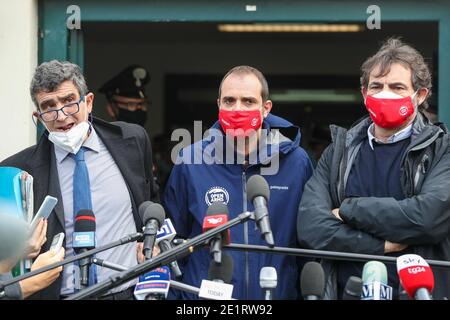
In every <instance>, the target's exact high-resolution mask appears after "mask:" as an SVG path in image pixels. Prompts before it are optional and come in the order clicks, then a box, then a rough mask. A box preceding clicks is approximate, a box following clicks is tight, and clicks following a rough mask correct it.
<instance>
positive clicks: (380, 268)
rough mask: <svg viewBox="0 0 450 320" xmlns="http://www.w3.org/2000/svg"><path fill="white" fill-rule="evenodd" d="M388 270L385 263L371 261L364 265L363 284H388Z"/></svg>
mask: <svg viewBox="0 0 450 320" xmlns="http://www.w3.org/2000/svg"><path fill="white" fill-rule="evenodd" d="M387 278H388V277H387V269H386V266H385V265H384V263H382V262H379V261H369V262H367V263H366V264H365V265H364V268H363V272H362V281H363V284H367V283H372V282H374V281H378V282H380V283H383V284H387V282H388V281H387Z"/></svg>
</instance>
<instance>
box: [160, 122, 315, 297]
mask: <svg viewBox="0 0 450 320" xmlns="http://www.w3.org/2000/svg"><path fill="white" fill-rule="evenodd" d="M212 128H215V129H219V130H220V125H219V123H218V122H216V123H215V124H214V125H213V127H212ZM263 129H267V130H269V132H270V130H272V129H278V130H279V132H280V133H281V138H280V139H279V143H278V144H277V146H278V150H279V171H278V173H276V174H274V175H264V178H265V179H266V180H267V182H268V184H269V187H270V200H269V203H268V208H269V219H270V225H271V228H272V232H273V235H274V239H275V246H280V247H298V242H297V231H296V221H297V212H298V206H299V203H300V198H301V195H302V191H303V186H304V185H305V183H306V181H307V180H308V179H309V178H310V176H311V174H312V166H311V162H310V159H309V157H308V155H307V154H306V152H305V151H304V150H303V149H302V148H301V147H299V144H300V129H299V128H298V127H295V126H293V125H292V124H291V123H290V122H288V121H286V120H284V119H282V118H280V117H277V116H274V115H271V114H270V115H269V116H268V117H267V118H265V119H264V121H263ZM222 139H223V140H224V139H225V138H224V136H223V134H222ZM215 141H216V140H215V139H212V138H205V139H203V140H201V141H199V142H197V143H194V144H192V145H190V146H188V147H187V148H185V149H183V150H182V152H181V153H180V155H183V154H184V153H185V152H190V154H191V155H194V154H197V155H198V154H199V153H203V152H204V151H205V148H211V147H213V145H212V144H214V143H216V142H215ZM266 147H267V150H269V152H268V153H267V157H266V158H264V156H262V157H261V158H260V159H258V161H257V163H255V164H253V165H249V166H244V165H242V164H216V163H214V164H205V163H202V164H186V163H181V164H177V165H175V166H174V168H173V170H172V172H171V175H170V178H169V180H168V183H167V186H166V190H165V194H164V205H165V208H166V210H167V211H168V214H169V215H170V217H171V218H172V220H173V224H174V226H175V229H176V231H177V233H178V236H180V237H182V238H186V239H187V238H193V237H195V236H196V235H198V234H200V233H201V232H202V224H203V219H204V217H205V215H206V211H207V208H208V206H209V205H210V204H211V203H212V202H214V201H223V202H225V203H226V204H227V206H228V209H229V219H233V218H235V217H236V216H237V215H238V214H240V213H242V212H244V211H253V204H252V203H250V202H248V201H247V194H246V182H247V180H248V178H249V177H251V176H252V175H254V174H261V171H260V169H261V167H262V166H264V164H266V165H267V160H269V159H273V157H275V155H276V153H277V152H276V148H274V145H273V144H272V145H271V144H270V143H268V144H267V145H266ZM274 150H275V151H274ZM263 163H264V164H263ZM230 233H231V238H230V242H231V243H239V244H255V245H266V244H265V242H264V240H263V239H262V238H261V235H260V232H259V230H258V229H257V227H256V225H255V222H254V221H248V222H246V223H243V224H239V225H237V226H234V227H232V228H231V229H230ZM227 252H228V253H229V254H230V255H231V256H232V258H233V261H234V271H233V278H232V282H231V284H232V285H233V286H234V289H233V298H236V299H239V300H241V299H245V300H248V299H251V300H262V299H264V295H263V291H262V290H261V288H260V286H259V273H260V270H261V268H262V267H265V266H272V267H275V269H276V270H277V275H278V284H277V288H276V290H275V299H298V298H299V296H300V294H299V289H298V288H299V274H300V271H301V267H302V266H303V264H304V261H305V260H304V259H302V258H296V257H294V256H286V255H279V254H265V253H257V252H239V251H232V250H227ZM210 261H211V258H210V255H209V250H208V248H204V247H203V248H197V249H196V250H195V251H194V252H193V253H192V254H191V255H190V256H189V257H187V258H186V259H184V260H183V261H178V262H179V263H180V267H181V269H182V272H183V277H182V279H181V281H182V282H183V283H186V284H189V285H193V286H196V287H200V285H201V281H202V280H203V279H208V269H209V264H210ZM170 298H175V299H196V298H197V297H196V296H195V295H193V294H189V293H186V292H180V291H178V290H171V293H170Z"/></svg>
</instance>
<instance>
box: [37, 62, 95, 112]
mask: <svg viewBox="0 0 450 320" xmlns="http://www.w3.org/2000/svg"><path fill="white" fill-rule="evenodd" d="M68 80H69V81H72V82H73V84H74V85H75V87H76V88H77V90H78V93H79V94H80V97H82V96H84V95H86V94H87V93H88V88H87V85H86V80H85V79H84V76H83V73H82V72H81V68H80V67H79V66H78V65H76V64H74V63H71V62H68V61H58V60H52V61H49V62H43V63H41V64H40V65H39V66H38V67H37V68H36V70H35V72H34V76H33V79H32V80H31V85H30V95H31V99H32V100H33V102H34V104H35V105H36V107H37V108H38V109H39V105H38V102H37V100H36V95H37V94H38V93H40V92H52V91H55V90H56V89H57V88H58V87H59V86H60V85H61V83H63V82H64V81H68Z"/></svg>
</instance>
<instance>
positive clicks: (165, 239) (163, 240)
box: [156, 219, 183, 278]
mask: <svg viewBox="0 0 450 320" xmlns="http://www.w3.org/2000/svg"><path fill="white" fill-rule="evenodd" d="M176 235H177V232H176V231H175V228H174V226H173V224H172V221H170V219H165V220H164V224H163V225H162V227H161V229H159V231H158V233H157V234H156V244H157V245H159V248H160V249H161V252H166V251H168V250H170V249H172V240H173V238H175V236H176ZM169 266H170V270H171V271H172V273H173V274H174V275H175V278H180V277H181V276H182V275H183V274H182V273H181V270H180V267H179V266H178V262H177V260H174V261H171V262H170V263H169Z"/></svg>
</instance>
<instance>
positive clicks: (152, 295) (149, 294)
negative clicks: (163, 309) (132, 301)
mask: <svg viewBox="0 0 450 320" xmlns="http://www.w3.org/2000/svg"><path fill="white" fill-rule="evenodd" d="M169 287H170V271H169V268H168V267H166V266H162V267H160V268H156V269H154V270H152V271H150V272H148V273H146V274H144V275H143V276H140V277H139V282H138V283H137V284H136V286H135V288H134V296H135V297H136V299H137V300H165V299H167V294H168V293H169Z"/></svg>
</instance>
